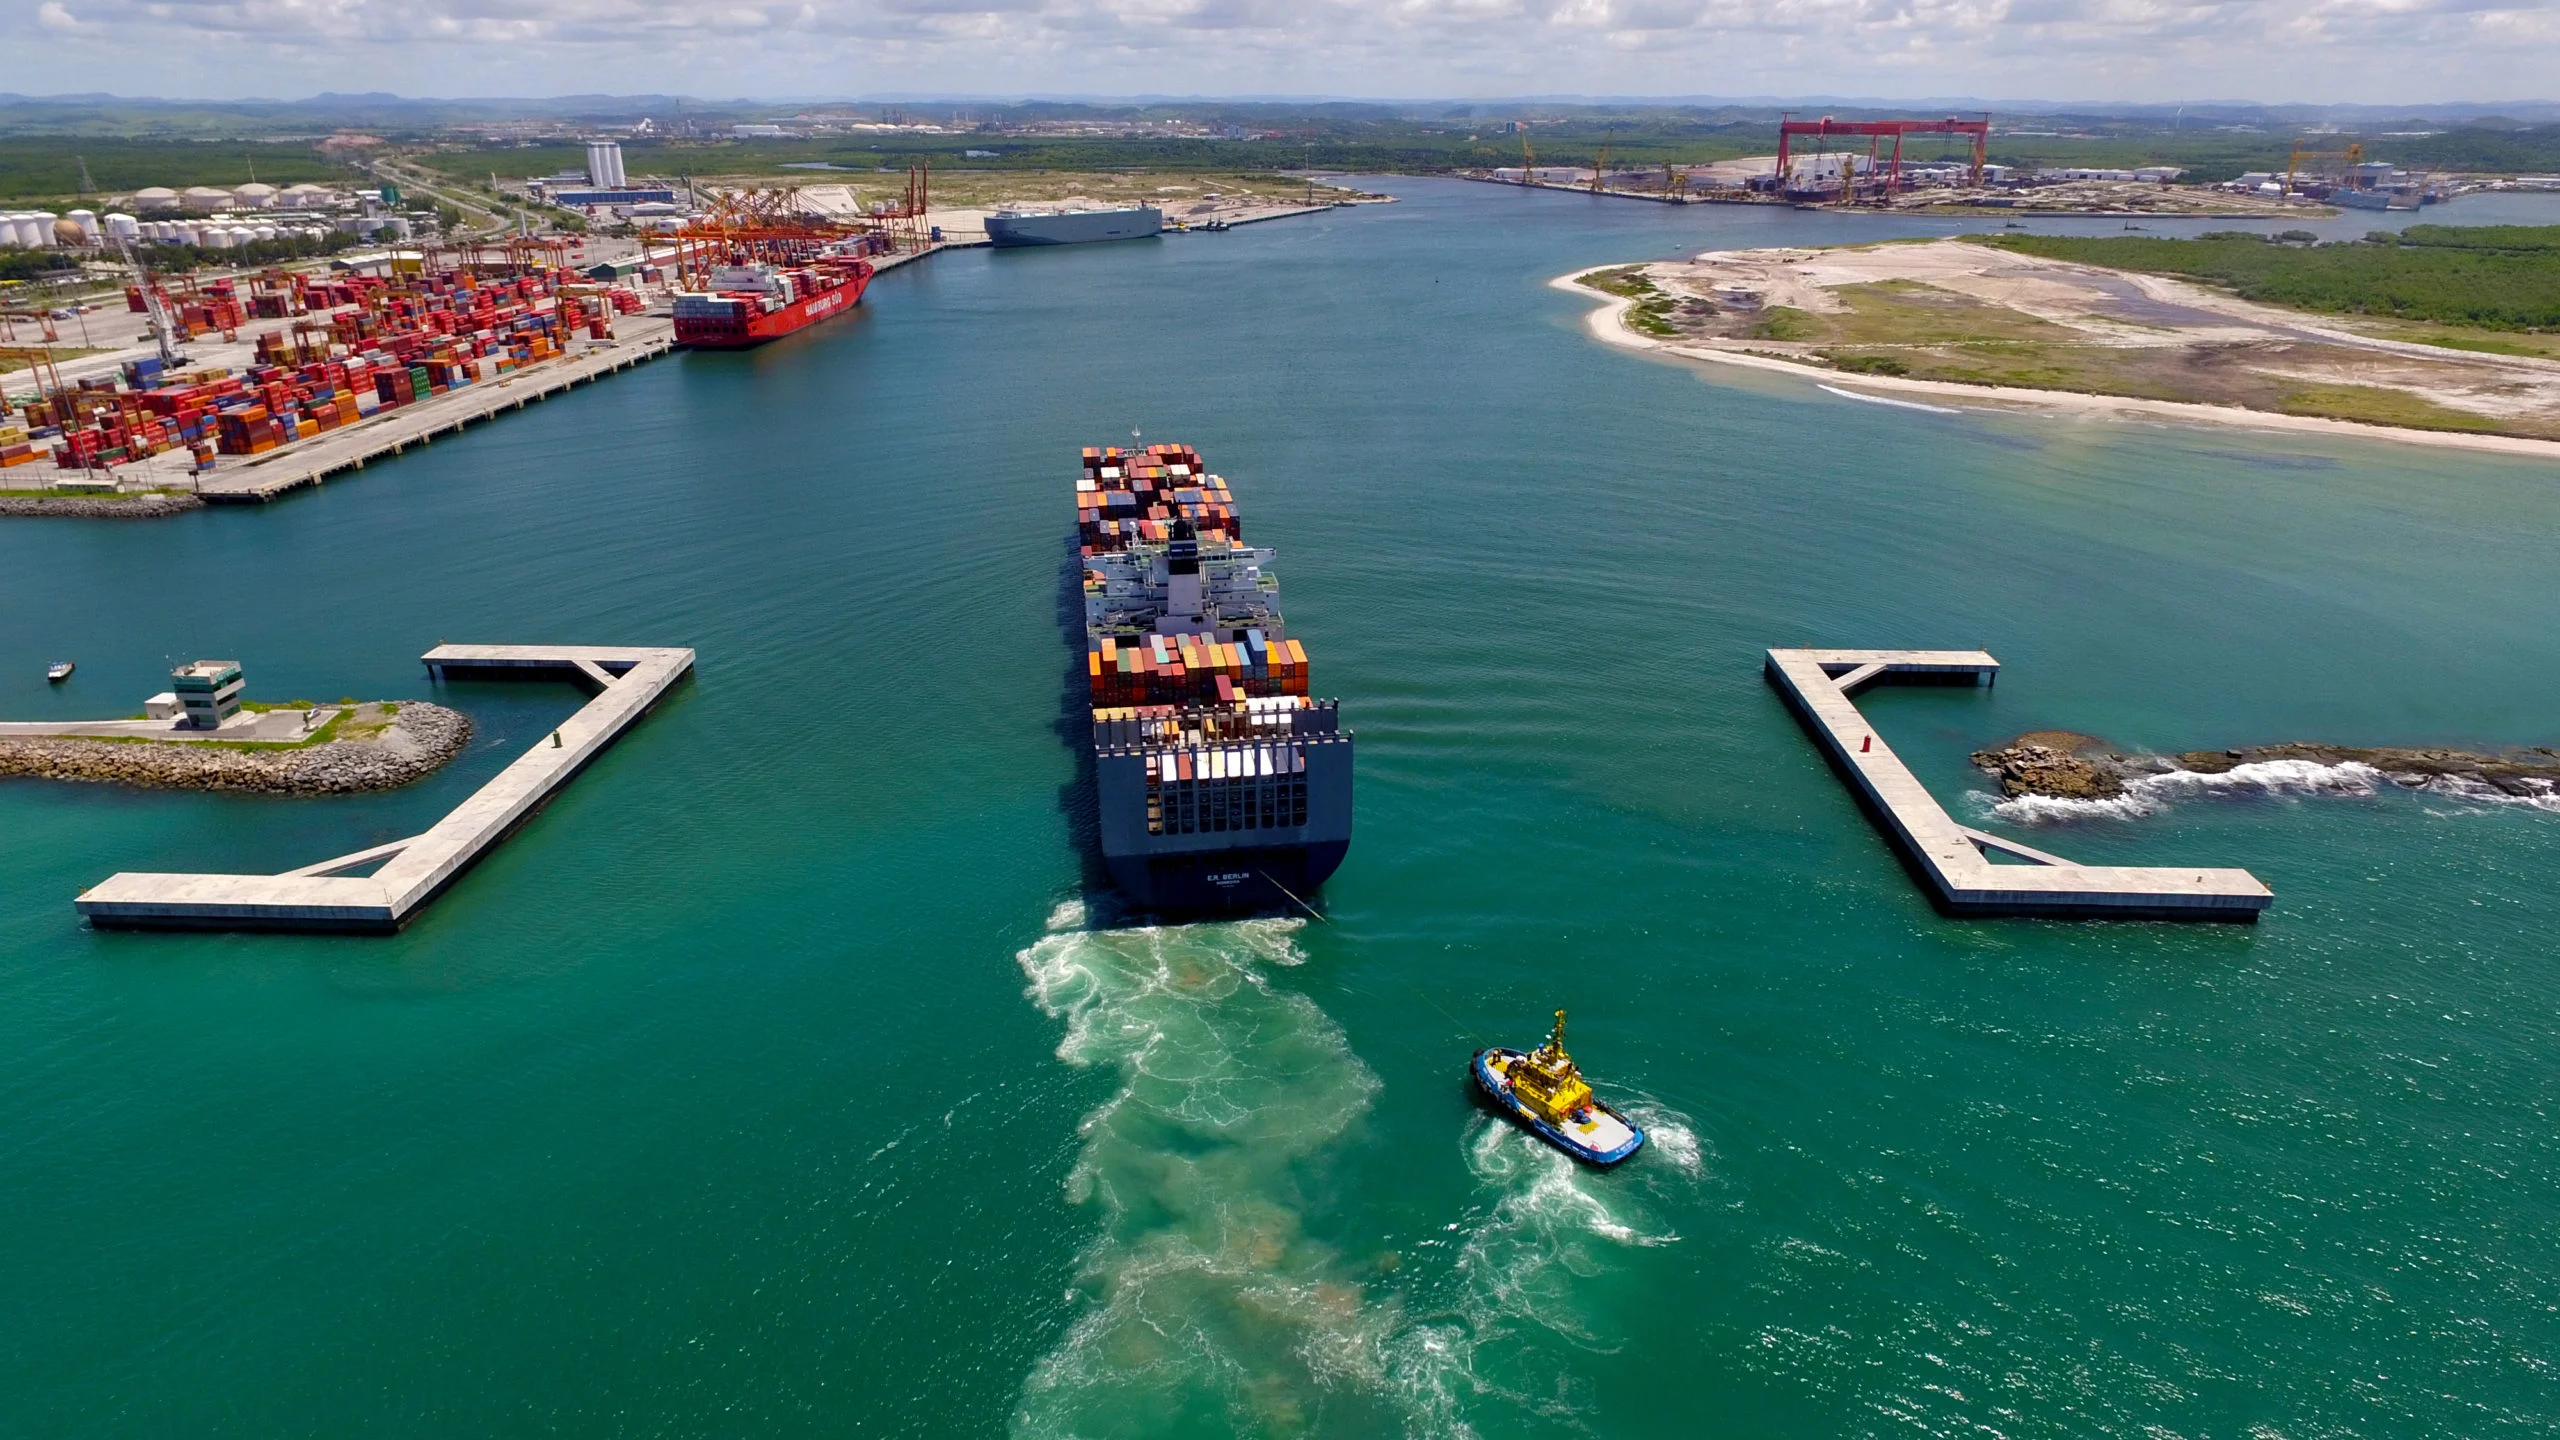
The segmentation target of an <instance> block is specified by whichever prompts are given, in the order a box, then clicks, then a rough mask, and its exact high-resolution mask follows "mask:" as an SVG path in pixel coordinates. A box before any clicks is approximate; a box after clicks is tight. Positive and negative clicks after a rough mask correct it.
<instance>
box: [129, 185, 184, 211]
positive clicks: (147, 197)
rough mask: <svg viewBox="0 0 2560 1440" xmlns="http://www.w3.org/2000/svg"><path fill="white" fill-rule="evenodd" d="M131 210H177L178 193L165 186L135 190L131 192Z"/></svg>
mask: <svg viewBox="0 0 2560 1440" xmlns="http://www.w3.org/2000/svg"><path fill="white" fill-rule="evenodd" d="M133 208H134V209H136V210H175V209H177V208H178V192H177V191H175V190H172V189H170V188H169V187H168V186H166V185H152V186H148V187H146V188H144V189H140V190H136V191H134V192H133Z"/></svg>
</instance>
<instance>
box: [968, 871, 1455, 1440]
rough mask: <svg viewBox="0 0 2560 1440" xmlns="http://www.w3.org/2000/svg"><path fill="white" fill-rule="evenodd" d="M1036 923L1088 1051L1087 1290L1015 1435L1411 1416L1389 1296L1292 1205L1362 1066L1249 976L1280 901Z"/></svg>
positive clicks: (1297, 1005) (1074, 1058)
mask: <svg viewBox="0 0 2560 1440" xmlns="http://www.w3.org/2000/svg"><path fill="white" fill-rule="evenodd" d="M1082 919H1083V915H1082V912H1081V911H1080V910H1078V909H1075V908H1073V907H1061V909H1060V911H1059V912H1058V913H1057V914H1055V915H1053V916H1052V917H1051V924H1052V927H1053V931H1054V933H1052V934H1050V935H1048V936H1046V937H1044V938H1043V939H1041V940H1040V941H1039V942H1038V943H1037V944H1034V945H1033V946H1032V947H1031V948H1029V949H1027V950H1025V951H1023V952H1022V953H1021V955H1020V957H1019V958H1020V961H1021V965H1022V970H1023V973H1024V974H1025V976H1027V977H1028V978H1029V981H1030V991H1029V993H1030V996H1031V998H1032V1000H1033V1001H1034V1002H1036V1003H1037V1004H1038V1005H1039V1006H1040V1008H1041V1009H1042V1010H1043V1011H1045V1012H1046V1013H1048V1014H1049V1015H1050V1016H1052V1017H1054V1018H1057V1019H1061V1020H1064V1021H1065V1022H1066V1035H1065V1038H1064V1039H1063V1040H1061V1041H1060V1043H1059V1045H1058V1058H1059V1059H1061V1060H1064V1061H1065V1062H1066V1063H1068V1064H1069V1065H1073V1066H1077V1067H1094V1068H1103V1067H1107V1068H1109V1069H1111V1070H1113V1071H1115V1072H1116V1073H1117V1074H1118V1076H1119V1078H1120V1087H1119V1089H1118V1092H1117V1093H1116V1094H1114V1095H1113V1096H1112V1097H1111V1098H1110V1099H1109V1100H1107V1101H1105V1102H1104V1103H1103V1104H1102V1106H1101V1107H1100V1108H1099V1109H1096V1110H1095V1111H1094V1112H1093V1113H1091V1114H1090V1115H1088V1116H1086V1117H1085V1120H1084V1123H1083V1126H1082V1128H1081V1132H1080V1133H1081V1134H1082V1137H1083V1141H1084V1149H1083V1152H1082V1153H1081V1155H1080V1156H1079V1157H1078V1159H1077V1162H1076V1165H1075V1169H1074V1171H1073V1172H1072V1173H1071V1175H1070V1176H1069V1178H1068V1182H1067V1193H1068V1198H1069V1200H1070V1201H1071V1202H1072V1203H1074V1204H1077V1205H1079V1206H1086V1207H1090V1208H1091V1209H1093V1210H1094V1211H1096V1212H1097V1213H1098V1214H1099V1217H1100V1220H1101V1233H1100V1234H1099V1235H1098V1236H1097V1237H1096V1238H1095V1239H1094V1240H1093V1242H1092V1243H1091V1244H1090V1245H1089V1246H1088V1247H1087V1248H1086V1250H1085V1252H1084V1253H1083V1255H1082V1256H1080V1257H1079V1261H1078V1276H1077V1290H1076V1291H1075V1292H1070V1293H1071V1294H1077V1295H1080V1297H1081V1299H1082V1301H1083V1304H1084V1310H1083V1313H1082V1314H1080V1315H1079V1316H1078V1317H1077V1319H1076V1320H1075V1321H1074V1322H1073V1323H1072V1324H1071V1325H1070V1326H1069V1327H1068V1330H1067V1332H1066V1334H1065V1335H1064V1336H1063V1337H1062V1338H1061V1339H1060V1340H1059V1342H1058V1344H1057V1345H1056V1347H1055V1348H1053V1349H1052V1350H1051V1351H1050V1352H1049V1354H1047V1355H1046V1356H1044V1357H1043V1358H1042V1359H1041V1360H1040V1361H1039V1363H1038V1364H1037V1365H1035V1366H1034V1367H1033V1369H1032V1372H1031V1374H1030V1376H1029V1377H1028V1378H1027V1379H1026V1380H1025V1381H1024V1383H1023V1387H1022V1392H1021V1396H1020V1400H1019V1403H1018V1406H1017V1410H1016V1414H1015V1421H1014V1429H1015V1432H1016V1433H1017V1434H1022V1435H1031V1436H1099V1435H1155V1434H1262V1435H1267V1434H1304V1433H1330V1434H1367V1433H1395V1432H1409V1431H1413V1430H1417V1429H1434V1428H1436V1429H1443V1430H1447V1429H1458V1428H1461V1427H1457V1426H1455V1425H1454V1423H1450V1422H1446V1420H1445V1417H1444V1423H1442V1424H1440V1425H1436V1426H1435V1425H1432V1424H1431V1423H1430V1421H1431V1419H1432V1417H1431V1416H1430V1415H1429V1414H1428V1413H1427V1411H1428V1410H1429V1409H1430V1408H1431V1407H1429V1406H1428V1405H1425V1406H1423V1407H1421V1408H1420V1409H1419V1410H1418V1409H1417V1407H1416V1405H1415V1404H1414V1402H1413V1400H1412V1399H1411V1398H1410V1397H1408V1395H1407V1394H1406V1392H1405V1390H1404V1388H1403V1387H1402V1386H1401V1385H1400V1384H1399V1383H1397V1381H1396V1380H1395V1379H1394V1378H1393V1377H1391V1376H1390V1373H1389V1372H1390V1369H1391V1368H1392V1365H1391V1360H1390V1358H1389V1357H1390V1355H1391V1352H1392V1351H1393V1349H1394V1344H1393V1342H1394V1341H1395V1340H1396V1339H1397V1337H1398V1326H1399V1315H1400V1313H1401V1312H1400V1310H1399V1308H1398V1306H1397V1305H1396V1303H1395V1302H1394V1300H1393V1298H1392V1297H1388V1298H1385V1299H1380V1298H1377V1297H1373V1296H1372V1295H1370V1294H1369V1293H1367V1291H1366V1289H1365V1288H1364V1287H1363V1285H1362V1284H1361V1283H1359V1281H1358V1280H1357V1279H1355V1278H1353V1276H1352V1275H1351V1273H1350V1271H1349V1269H1348V1267H1346V1266H1345V1265H1344V1264H1343V1262H1342V1261H1341V1259H1340V1257H1339V1256H1338V1255H1336V1254H1335V1253H1334V1252H1333V1251H1332V1250H1331V1249H1329V1248H1328V1247H1326V1246H1325V1245H1323V1244H1322V1243H1320V1242H1318V1241H1316V1240H1314V1239H1312V1238H1310V1237H1309V1236H1308V1235H1307V1234H1306V1233H1305V1229H1304V1226H1303V1224H1302V1213H1303V1209H1304V1199H1303V1194H1302V1188H1303V1186H1304V1185H1305V1183H1306V1179H1307V1172H1308V1168H1309V1166H1310V1165H1311V1164H1312V1163H1313V1162H1315V1161H1316V1160H1317V1159H1318V1158H1319V1155H1320V1152H1322V1151H1324V1150H1326V1149H1327V1148H1329V1147H1331V1146H1332V1145H1333V1144H1334V1142H1335V1141H1337V1140H1338V1139H1339V1138H1340V1137H1341V1136H1342V1134H1343V1132H1344V1131H1345V1130H1346V1129H1348V1128H1349V1127H1350V1126H1351V1125H1352V1124H1353V1123H1354V1122H1355V1121H1356V1120H1357V1118H1358V1117H1359V1116H1360V1115H1361V1114H1362V1113H1364V1112H1365V1111H1366V1110H1367V1109H1368V1107H1369V1104H1370V1101H1371V1098H1372V1097H1373V1096H1374V1095H1375V1094H1376V1093H1377V1089H1378V1082H1377V1079H1376V1077H1375V1076H1373V1075H1372V1074H1371V1073H1370V1072H1369V1069H1368V1067H1367V1066H1365V1065H1363V1064H1361V1063H1360V1060H1359V1058H1358V1057H1357V1056H1355V1055H1354V1054H1353V1053H1352V1052H1351V1048H1350V1046H1349V1044H1348V1043H1347V1041H1346V1040H1345V1038H1344V1036H1343V1033H1342V1030H1341V1028H1340V1027H1339V1026H1337V1025H1335V1024H1334V1023H1333V1021H1332V1020H1331V1019H1330V1018H1328V1017H1327V1016H1326V1015H1325V1014H1324V1012H1323V1011H1321V1010H1319V1009H1318V1008H1317V1007H1316V1006H1315V1005H1314V1004H1313V1003H1312V1002H1310V1001H1308V1000H1307V999H1306V998H1305V997H1303V996H1300V995H1296V994H1293V993H1290V992H1288V991H1286V990H1281V989H1276V988H1274V987H1273V986H1272V985H1270V984H1269V983H1268V981H1267V978H1266V976H1267V972H1268V971H1269V970H1270V969H1271V968H1272V967H1275V966H1288V965H1295V964H1298V963H1299V962H1300V958H1301V957H1300V956H1299V954H1298V952H1297V948H1296V945H1295V941H1294V937H1295V935H1296V933H1297V930H1298V928H1299V926H1300V924H1301V923H1302V922H1300V921H1298V920H1294V919H1291V920H1269V919H1265V920H1246V921H1240V922H1235V923H1230V924H1212V925H1185V926H1172V927H1163V928H1154V927H1150V928H1145V929H1127V930H1093V931H1088V930H1081V929H1075V928H1072V927H1074V926H1076V925H1078V924H1080V923H1081V921H1082Z"/></svg>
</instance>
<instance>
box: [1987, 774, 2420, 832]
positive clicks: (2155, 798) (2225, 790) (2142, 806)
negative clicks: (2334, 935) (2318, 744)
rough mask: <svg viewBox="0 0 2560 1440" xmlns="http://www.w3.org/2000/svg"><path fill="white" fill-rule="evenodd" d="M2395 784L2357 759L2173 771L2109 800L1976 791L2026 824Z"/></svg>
mask: <svg viewBox="0 0 2560 1440" xmlns="http://www.w3.org/2000/svg"><path fill="white" fill-rule="evenodd" d="M2389 782H2390V777H2389V776H2387V775H2384V774H2383V773H2382V772H2381V771H2379V770H2376V769H2375V768H2373V767H2372V766H2370V765H2367V764H2365V763H2363V762H2362V761H2357V760H2346V761H2341V762H2339V763H2338V764H2335V765H2323V764H2321V763H2319V762H2318V761H2313V760H2255V761H2251V762H2250V763H2248V764H2246V765H2234V766H2232V767H2231V768H2230V769H2228V770H2224V771H2222V772H2220V773H2218V774H2208V773H2206V772H2205V771H2202V770H2170V771H2165V772H2163V773H2161V774H2158V775H2136V776H2132V777H2129V778H2128V779H2126V781H2125V784H2124V793H2123V794H2122V795H2118V796H2116V797H2114V798H2113V799H2108V800H2065V799H2060V798H2057V797H2055V796H2051V795H2019V796H2015V797H2013V798H2011V799H2007V800H2003V799H2000V798H1999V797H1997V796H1993V795H1987V794H1983V793H1982V792H1980V791H1974V792H1971V793H1972V794H1973V795H1974V797H1975V799H1976V802H1977V803H1978V804H1979V805H1981V806H1982V807H1984V808H1985V809H1987V810H1988V811H1989V813H1991V814H1993V815H1996V816H1998V817H2000V818H2001V819H2003V820H2008V821H2012V822H2015V823H2017V824H2021V825H2043V824H2050V823H2053V822H2055V821H2069V820H2139V819H2141V818H2142V817H2143V816H2145V815H2156V814H2158V813H2159V812H2160V811H2162V810H2164V809H2166V808H2168V806H2169V804H2170V803H2171V802H2172V801H2175V800H2182V799H2187V798H2190V797H2193V796H2198V795H2341V796H2360V795H2371V794H2373V793H2375V792H2376V791H2378V790H2380V789H2381V788H2382V787H2383V786H2384V785H2385V784H2388V783H2389Z"/></svg>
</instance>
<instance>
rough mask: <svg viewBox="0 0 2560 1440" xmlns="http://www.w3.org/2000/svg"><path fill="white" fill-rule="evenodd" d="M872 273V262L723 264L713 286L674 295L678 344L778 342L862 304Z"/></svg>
mask: <svg viewBox="0 0 2560 1440" xmlns="http://www.w3.org/2000/svg"><path fill="white" fill-rule="evenodd" d="M871 274H872V270H871V262H870V261H868V260H846V259H823V260H819V261H816V262H814V263H812V264H808V265H798V266H792V267H789V268H784V267H781V266H775V265H724V266H721V267H720V268H718V269H716V270H714V271H712V272H711V288H710V289H709V290H707V291H698V292H688V293H685V294H679V295H678V296H676V343H677V344H679V345H690V346H693V347H694V348H696V349H698V350H744V349H746V348H747V347H748V346H751V345H761V344H763V343H764V342H766V341H767V340H778V339H780V338H782V337H783V336H785V335H788V334H790V333H792V332H793V331H795V330H802V329H806V328H807V327H809V326H811V325H815V324H817V323H818V322H819V321H821V320H824V319H826V318H827V317H828V316H830V315H841V314H843V313H844V312H845V311H847V310H850V309H852V308H853V307H854V306H856V305H858V304H861V303H862V292H863V291H864V290H865V289H868V288H869V287H870V284H871Z"/></svg>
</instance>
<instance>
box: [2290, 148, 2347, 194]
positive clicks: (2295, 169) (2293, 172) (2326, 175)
mask: <svg viewBox="0 0 2560 1440" xmlns="http://www.w3.org/2000/svg"><path fill="white" fill-rule="evenodd" d="M2306 160H2308V161H2310V162H2312V163H2313V164H2314V165H2317V166H2319V167H2320V168H2319V171H2318V178H2320V179H2322V180H2328V179H2330V178H2332V177H2333V176H2334V177H2336V178H2340V179H2346V178H2350V177H2352V176H2353V175H2354V174H2355V172H2356V167H2357V166H2358V165H2361V164H2363V163H2364V142H2362V141H2354V142H2351V143H2350V144H2349V145H2348V146H2347V148H2346V149H2344V150H2305V149H2303V148H2302V142H2301V141H2299V140H2296V141H2294V142H2293V154H2292V156H2291V157H2290V158H2288V159H2287V160H2286V161H2285V166H2284V193H2285V194H2287V195H2291V194H2293V193H2295V192H2294V177H2295V176H2297V175H2299V174H2301V173H2302V163H2303V162H2304V161H2306ZM2333 160H2334V161H2336V162H2338V164H2337V168H2336V169H2335V170H2331V169H2330V168H2329V162H2330V161H2333Z"/></svg>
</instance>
